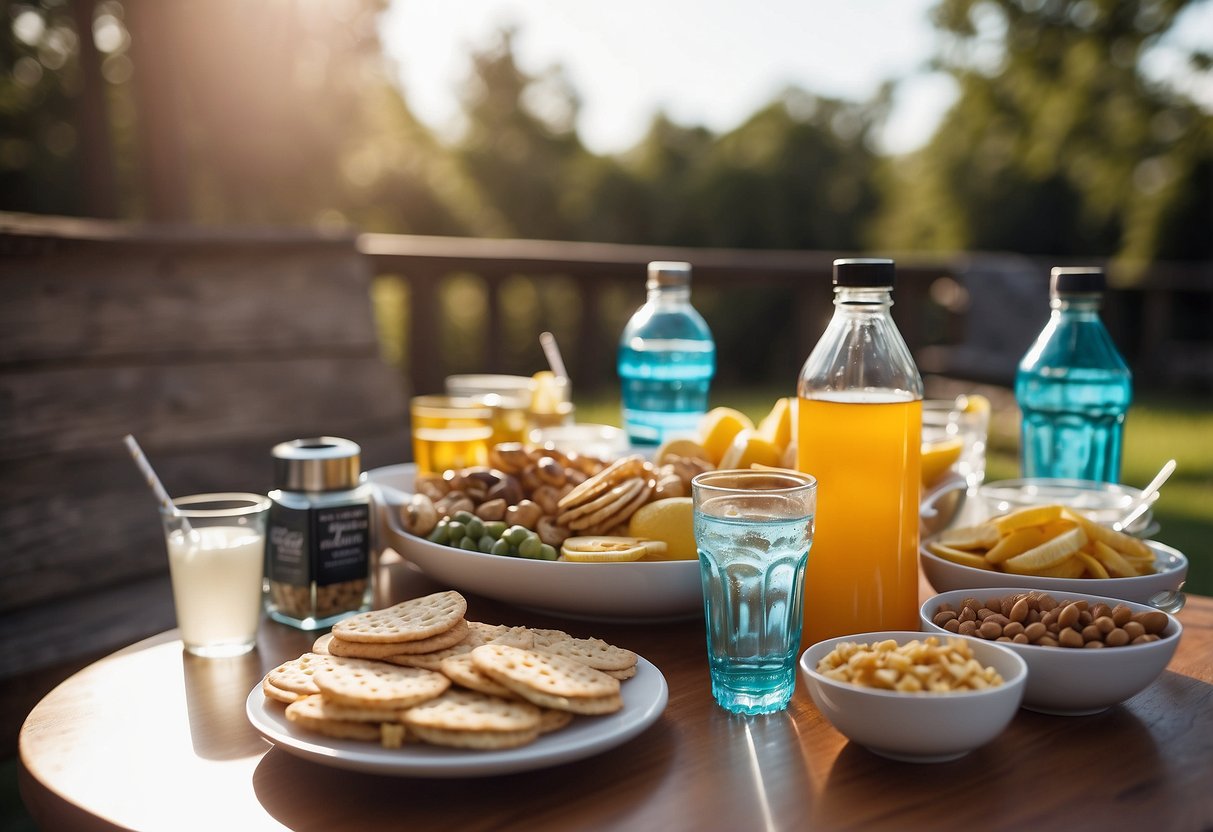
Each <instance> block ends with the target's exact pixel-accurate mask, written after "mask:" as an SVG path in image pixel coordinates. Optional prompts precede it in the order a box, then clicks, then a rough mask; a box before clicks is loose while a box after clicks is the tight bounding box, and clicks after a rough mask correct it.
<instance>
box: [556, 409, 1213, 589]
mask: <svg viewBox="0 0 1213 832" xmlns="http://www.w3.org/2000/svg"><path fill="white" fill-rule="evenodd" d="M790 392H791V391H790V390H784V389H780V390H777V389H766V388H744V389H731V390H714V391H713V394H712V404H713V406H715V405H727V406H728V407H733V408H736V409H737V410H740V411H741V412H743V413H745V414H746V415H747V416H749V417H750V418H751V419H753V420H754V421H755V422H757V421H758V420H759V419H761V418H762V417H763V416H764V415H765V414H766V413H767V411H768V410H770V408H771V405H772V404H773V403H774V401H775V399H776V398H778V397H779V396H786V395H789V394H790ZM992 399H993V400H994V401H995V412H994V414H993V416H994V418H993V419H992V420H991V432H990V441H989V449H988V454H987V459H986V479H987V480H988V481H989V480H999V479H1013V478H1016V477H1018V476H1019V460H1018V456H1017V455H1018V449H1019V436H1018V430H1019V427H1018V413H1017V411H1015V408H1014V403H1013V400H1011V399H1010V397H1009V394H1008V393H1006V392H1005V391H1004V392H1003V395H1002V396H992ZM576 404H577V420H578V421H581V422H600V423H603V424H611V425H618V424H619V423H620V412H619V398H618V396H617V395H609V394H600V395H594V396H589V397H586V398H584V399H582V398H578V399H577V402H576ZM1210 436H1213V408H1210V407H1208V406H1207V405H1205V406H1202V405H1201V404H1200V403H1195V402H1184V401H1178V400H1175V399H1151V398H1149V397H1143V398H1142V399H1141V400H1139V401H1137V402H1135V403H1134V405H1133V407H1132V409H1131V410H1130V411H1129V417H1128V421H1127V422H1126V427H1125V458H1124V465H1123V469H1122V472H1121V480H1122V481H1123V482H1124V483H1125V484H1127V485H1132V486H1136V487H1138V488H1140V487H1142V486H1144V485H1145V484H1146V483H1148V482H1149V481H1150V480H1151V479H1153V478H1154V474H1155V473H1157V472H1158V469H1159V468H1161V467H1162V465H1163V463H1164V462H1166V461H1167V460H1168V459H1171V458H1174V459H1175V461H1176V462H1177V463H1178V465H1177V467H1176V470H1175V473H1174V474H1173V475H1172V476H1171V479H1170V480H1168V481H1167V484H1166V485H1165V486H1164V487H1163V489H1162V495H1161V496H1160V497H1159V500H1158V502H1157V503H1156V504H1155V508H1154V517H1155V519H1156V520H1157V521H1158V523H1159V524H1160V526H1161V529H1160V531H1159V532H1158V533H1157V534H1156V535H1154V538H1155V539H1156V540H1158V541H1160V542H1162V543H1166V544H1168V545H1170V546H1174V547H1175V548H1176V549H1178V550H1180V551H1181V552H1183V553H1184V554H1185V555H1187V556H1188V560H1189V562H1190V567H1189V571H1188V583H1187V586H1186V587H1185V589H1186V590H1187V591H1188V592H1194V593H1198V594H1200V595H1213V441H1210V439H1209V437H1210Z"/></svg>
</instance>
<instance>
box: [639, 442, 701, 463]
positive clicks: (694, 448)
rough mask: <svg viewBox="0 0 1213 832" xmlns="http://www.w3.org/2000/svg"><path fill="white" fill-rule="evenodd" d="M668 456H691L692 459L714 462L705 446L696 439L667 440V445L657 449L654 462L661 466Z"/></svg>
mask: <svg viewBox="0 0 1213 832" xmlns="http://www.w3.org/2000/svg"><path fill="white" fill-rule="evenodd" d="M668 456H689V457H691V458H692V459H702V460H703V461H704V462H711V461H712V460H711V458H710V457H709V456H708V452H707V449H706V448H704V447H703V445H700V444H699V443H698V442H696V441H695V440H694V439H686V438H680V439H667V440H666V442H665V444H663V445H662V446H661V447H660V448H658V449H657V453H655V454H653V462H655V463H657V464H658V465H661V464H662V463H663V462H665V460H666V457H668Z"/></svg>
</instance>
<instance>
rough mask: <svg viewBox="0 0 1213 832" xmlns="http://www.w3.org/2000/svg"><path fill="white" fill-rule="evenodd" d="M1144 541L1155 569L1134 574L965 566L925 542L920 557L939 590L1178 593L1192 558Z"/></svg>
mask: <svg viewBox="0 0 1213 832" xmlns="http://www.w3.org/2000/svg"><path fill="white" fill-rule="evenodd" d="M1144 542H1145V544H1146V545H1147V546H1149V547H1150V548H1151V549H1152V550H1154V569H1155V571H1154V573H1153V574H1152V575H1139V576H1137V577H1133V578H1041V577H1038V576H1036V575H1012V574H1010V573H1007V572H994V571H992V570H989V569H974V568H973V567H972V566H963V565H961V564H959V563H953V562H952V561H950V560H946V559H945V558H941V557H939V556H938V555H935V554H932V553H931V552H930V551H928V550H927V548H926V545H925V544H924V545H923V546H922V547H921V548H920V549H919V560H920V562H921V563H922V571H923V574H924V575H926V576H927V581H928V582H930V584H931V586H932V587H934V588H935V591H936V592H949V591H951V590H954V589H970V590H971V589H983V590H984V589H987V588H989V587H999V586H1013V587H1016V588H1018V589H1020V590H1025V589H1034V590H1040V591H1042V592H1079V593H1085V594H1090V595H1102V596H1105V597H1107V598H1118V599H1120V600H1123V601H1136V602H1137V603H1139V604H1145V603H1148V602H1149V601H1150V599H1151V598H1153V597H1154V596H1156V595H1158V594H1159V593H1161V592H1168V591H1170V592H1175V593H1178V591H1179V590H1180V589H1182V588H1183V585H1184V581H1185V580H1186V579H1187V577H1188V559H1187V558H1186V557H1184V555H1183V553H1182V552H1180V551H1179V550H1178V549H1172V548H1171V547H1170V546H1167V545H1166V544H1164V543H1158V542H1157V541H1154V540H1146V541H1144ZM1183 602H1184V597H1183V594H1182V593H1178V594H1177V595H1176V596H1173V597H1172V599H1171V600H1170V602H1169V603H1160V604H1158V607H1159V609H1163V610H1166V611H1168V612H1175V611H1178V610H1179V609H1180V608H1182V607H1183Z"/></svg>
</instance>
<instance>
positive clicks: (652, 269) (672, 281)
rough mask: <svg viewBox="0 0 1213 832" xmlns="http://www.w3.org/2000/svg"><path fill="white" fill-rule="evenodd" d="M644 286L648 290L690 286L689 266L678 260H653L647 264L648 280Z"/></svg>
mask: <svg viewBox="0 0 1213 832" xmlns="http://www.w3.org/2000/svg"><path fill="white" fill-rule="evenodd" d="M644 285H645V287H646V288H649V289H655V288H657V287H658V286H690V285H691V264H690V263H683V262H681V261H678V260H654V261H653V262H652V263H649V279H648V280H647V281H646V282H645V284H644Z"/></svg>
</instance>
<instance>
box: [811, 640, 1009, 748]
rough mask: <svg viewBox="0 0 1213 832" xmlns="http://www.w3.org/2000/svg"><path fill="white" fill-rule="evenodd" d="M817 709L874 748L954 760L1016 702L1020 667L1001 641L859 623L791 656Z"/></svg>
mask: <svg viewBox="0 0 1213 832" xmlns="http://www.w3.org/2000/svg"><path fill="white" fill-rule="evenodd" d="M800 674H801V677H802V678H803V679H804V681H805V685H806V686H807V687H808V690H809V695H810V696H811V697H812V699H813V702H814V704H816V705H817V709H818V710H819V711H821V713H822V715H823V716H824V717H825V718H826V719H827V720H829V721H830V723H831V724H832V725H833V726H834V727H835V728H837V729H838V731H839V732H840V733H841V734H843V735H844V736H846V737H847V739H849V740H851V741H852V742H856V743H859V744H860V745H862V746H864V747H865V748H867V749H868V750H869V751H871V752H873V753H875V754H878V755H880V756H882V757H888V758H890V759H894V760H901V761H903V762H914V763H928V762H930V763H934V762H946V761H948V760H955V759H957V758H958V757H963V756H964V755H965V754H968V753H969V752H970V751H972V750H974V749H976V748H979V747H981V746H983V745H985V744H986V743H988V742H990V741H991V740H993V739H994V738H995V737H997V736H998V735H999V734H1000V733H1002V730H1003V729H1004V728H1006V726H1007V724H1008V723H1010V721H1011V719H1012V718H1013V717H1014V716H1015V712H1016V711H1018V710H1019V705H1020V700H1021V699H1022V698H1023V694H1024V686H1025V682H1026V680H1027V676H1028V669H1027V666H1026V665H1025V664H1024V661H1023V659H1021V658H1020V657H1019V656H1017V655H1016V654H1015V652H1014V651H1012V650H1009V649H1007V647H1006V646H1005V645H1002V644H997V643H994V642H986V641H979V640H975V639H964V638H960V637H959V636H955V635H951V634H949V633H944V634H942V635H939V636H933V635H927V634H924V633H917V632H884V633H860V634H857V635H850V636H842V637H839V638H831V639H826V640H825V641H820V642H818V643H816V644H814V645H813V646H812V647H809V648H808V649H807V650H805V651H804V653H803V654H801V657H800Z"/></svg>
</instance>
